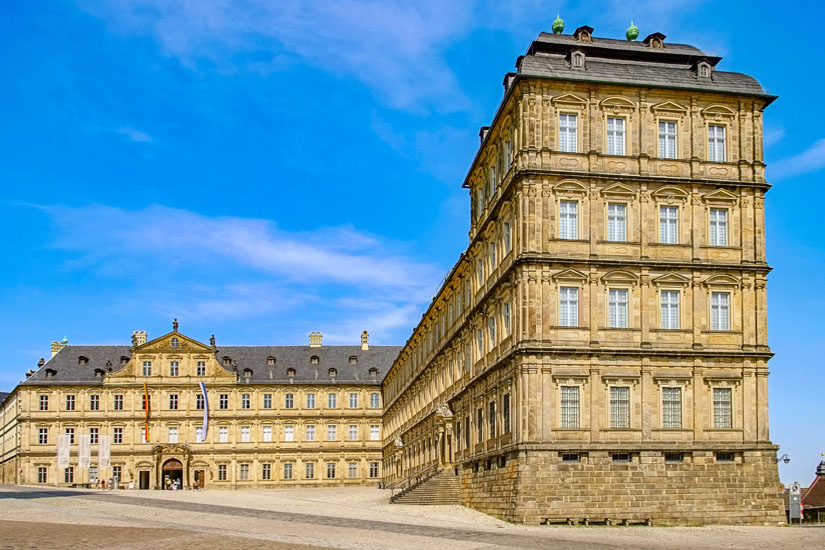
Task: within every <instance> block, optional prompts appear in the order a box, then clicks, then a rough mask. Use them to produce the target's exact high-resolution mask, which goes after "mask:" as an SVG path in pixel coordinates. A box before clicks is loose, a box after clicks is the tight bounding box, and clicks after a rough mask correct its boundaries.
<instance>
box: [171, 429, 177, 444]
mask: <svg viewBox="0 0 825 550" xmlns="http://www.w3.org/2000/svg"><path fill="white" fill-rule="evenodd" d="M177 442H178V429H177V428H176V427H174V426H172V427H170V428H169V443H177Z"/></svg>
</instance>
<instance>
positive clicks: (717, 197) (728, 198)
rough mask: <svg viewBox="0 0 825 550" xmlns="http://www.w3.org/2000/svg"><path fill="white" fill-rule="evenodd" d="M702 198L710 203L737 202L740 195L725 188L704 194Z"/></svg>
mask: <svg viewBox="0 0 825 550" xmlns="http://www.w3.org/2000/svg"><path fill="white" fill-rule="evenodd" d="M702 200H703V201H705V202H706V203H708V204H713V203H715V204H736V201H737V200H739V197H737V196H736V195H734V194H733V193H731V192H730V191H726V190H725V189H717V190H716V191H711V192H710V193H706V194H704V195H702Z"/></svg>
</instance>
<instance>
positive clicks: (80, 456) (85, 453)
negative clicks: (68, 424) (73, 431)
mask: <svg viewBox="0 0 825 550" xmlns="http://www.w3.org/2000/svg"><path fill="white" fill-rule="evenodd" d="M91 462H92V436H90V435H81V436H80V439H78V440H77V466H78V468H86V469H88V468H89V466H90V465H91Z"/></svg>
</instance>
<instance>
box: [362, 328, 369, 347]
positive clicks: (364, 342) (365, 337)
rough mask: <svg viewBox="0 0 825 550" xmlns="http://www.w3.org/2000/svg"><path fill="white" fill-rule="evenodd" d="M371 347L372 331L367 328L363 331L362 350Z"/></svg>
mask: <svg viewBox="0 0 825 550" xmlns="http://www.w3.org/2000/svg"><path fill="white" fill-rule="evenodd" d="M368 349H370V333H369V332H367V331H366V330H365V331H364V332H362V333H361V350H362V351H367V350H368Z"/></svg>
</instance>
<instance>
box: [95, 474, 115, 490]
mask: <svg viewBox="0 0 825 550" xmlns="http://www.w3.org/2000/svg"><path fill="white" fill-rule="evenodd" d="M92 486H93V487H94V488H95V489H101V490H108V491H111V490H112V489H114V487H115V480H114V478H111V477H110V478H109V481H106V480H105V479H98V480H97V481H94V482H93V483H92Z"/></svg>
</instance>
